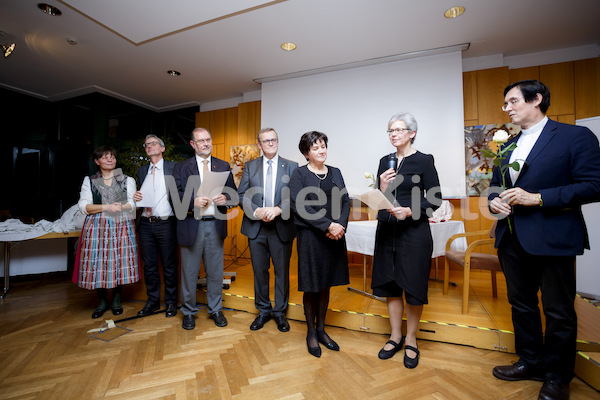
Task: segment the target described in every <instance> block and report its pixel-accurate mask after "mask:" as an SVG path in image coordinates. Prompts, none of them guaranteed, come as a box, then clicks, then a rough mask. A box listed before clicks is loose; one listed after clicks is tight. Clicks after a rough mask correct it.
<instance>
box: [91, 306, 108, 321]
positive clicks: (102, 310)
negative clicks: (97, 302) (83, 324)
mask: <svg viewBox="0 0 600 400" xmlns="http://www.w3.org/2000/svg"><path fill="white" fill-rule="evenodd" d="M107 311H108V307H106V308H104V307H99V308H96V309H95V310H94V312H93V313H92V318H94V319H96V318H100V317H101V316H103V315H104V313H105V312H107Z"/></svg>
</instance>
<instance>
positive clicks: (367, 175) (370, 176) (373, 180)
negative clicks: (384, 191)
mask: <svg viewBox="0 0 600 400" xmlns="http://www.w3.org/2000/svg"><path fill="white" fill-rule="evenodd" d="M365 178H366V179H368V180H369V181H370V182H371V183H370V184H369V187H370V188H371V189H375V186H376V185H377V179H376V178H375V175H373V174H372V173H370V172H365Z"/></svg>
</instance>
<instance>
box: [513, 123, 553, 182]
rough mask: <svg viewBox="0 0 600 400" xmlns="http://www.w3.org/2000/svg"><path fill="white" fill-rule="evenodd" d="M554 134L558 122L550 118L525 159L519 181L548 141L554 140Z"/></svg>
mask: <svg viewBox="0 0 600 400" xmlns="http://www.w3.org/2000/svg"><path fill="white" fill-rule="evenodd" d="M554 135H556V123H555V122H554V121H552V120H550V119H549V120H548V122H546V126H544V129H542V133H540V136H539V137H538V139H537V140H536V142H535V144H534V145H533V148H532V149H531V151H530V152H529V155H528V156H527V159H526V160H525V164H524V165H523V169H522V170H521V173H520V174H519V177H518V178H517V182H518V181H520V180H521V177H522V176H523V175H524V174H525V172H527V170H528V169H529V167H530V166H531V164H532V163H533V162H534V161H535V159H536V158H537V157H538V156H539V155H540V154H542V151H543V150H544V148H545V147H546V146H547V145H548V143H550V141H551V140H552V138H553V137H554ZM515 184H516V182H515Z"/></svg>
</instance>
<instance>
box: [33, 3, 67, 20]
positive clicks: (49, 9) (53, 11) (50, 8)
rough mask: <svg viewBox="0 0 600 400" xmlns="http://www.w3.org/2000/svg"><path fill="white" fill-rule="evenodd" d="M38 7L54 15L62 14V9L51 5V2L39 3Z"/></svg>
mask: <svg viewBox="0 0 600 400" xmlns="http://www.w3.org/2000/svg"><path fill="white" fill-rule="evenodd" d="M37 6H38V8H39V9H40V10H42V11H43V12H45V13H46V14H48V15H54V16H57V17H58V16H59V15H61V14H62V11H60V10H59V9H58V8H56V7H54V6H51V5H50V4H46V3H38V5H37Z"/></svg>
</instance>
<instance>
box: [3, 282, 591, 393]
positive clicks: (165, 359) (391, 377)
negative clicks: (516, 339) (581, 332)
mask: <svg viewBox="0 0 600 400" xmlns="http://www.w3.org/2000/svg"><path fill="white" fill-rule="evenodd" d="M13 284H14V286H13V288H12V289H11V291H10V292H9V295H8V296H7V298H6V299H5V300H4V301H3V302H2V303H0V321H1V322H0V399H98V398H105V399H260V400H267V399H535V398H537V393H538V391H539V388H540V387H541V383H539V382H529V381H527V382H505V381H500V380H498V379H495V378H494V377H493V376H492V374H491V369H492V368H493V366H495V365H498V364H508V363H510V362H511V361H513V360H515V355H514V354H507V353H503V352H498V351H489V350H482V349H476V348H472V347H467V346H459V345H451V344H445V343H439V342H433V341H426V340H421V341H420V342H419V348H420V350H421V352H422V357H421V362H420V364H419V366H418V367H417V368H416V369H414V370H408V369H406V368H404V366H403V363H402V353H399V354H397V355H396V356H395V357H394V358H392V359H390V360H385V361H382V360H379V359H378V358H377V352H378V351H379V349H380V348H381V346H382V345H383V343H385V341H386V340H387V338H386V336H384V335H379V334H373V333H364V332H358V331H353V330H347V329H343V328H333V327H331V328H329V329H328V332H329V334H330V335H331V336H332V337H333V338H334V339H335V340H336V341H337V342H338V343H339V345H340V347H341V351H340V352H332V351H327V350H326V349H323V356H322V357H321V358H320V359H317V358H314V357H312V356H310V355H309V354H308V352H307V351H306V342H305V334H306V333H305V332H306V331H305V330H306V325H305V324H304V323H302V322H299V321H293V320H292V321H290V324H291V331H290V332H287V333H281V332H279V331H278V330H277V328H276V326H275V324H274V323H273V322H269V323H268V324H267V325H266V326H265V327H264V328H263V329H262V330H259V331H255V332H253V331H250V330H249V326H250V323H251V322H252V321H253V319H254V317H255V315H254V314H251V313H247V312H243V311H230V310H226V311H225V315H226V316H227V318H228V320H229V325H228V326H227V327H225V328H217V327H215V325H214V324H213V322H212V320H209V319H207V318H206V313H205V309H203V310H201V312H200V313H199V315H198V318H197V326H196V329H195V330H193V331H185V330H183V329H182V328H181V313H179V314H178V316H177V317H175V318H165V317H164V314H157V315H153V316H149V317H146V318H140V319H131V320H126V321H122V322H117V328H115V329H117V330H115V331H113V332H115V333H114V334H113V333H110V334H112V335H115V334H116V333H124V334H123V335H121V336H118V337H116V338H114V339H112V340H110V341H101V340H98V339H96V338H94V337H90V334H88V333H87V331H88V330H89V329H92V328H97V327H100V326H101V325H102V322H101V321H98V320H92V319H91V318H90V315H91V310H92V309H93V308H94V305H95V294H94V293H93V292H88V291H85V290H82V289H79V288H77V287H76V285H75V284H73V283H71V282H70V280H69V279H68V277H66V276H64V275H58V276H57V275H52V276H46V277H42V278H36V279H33V280H31V278H30V280H24V278H20V279H15V281H14V282H13ZM142 305H143V303H141V302H125V303H124V309H125V312H124V314H123V315H121V316H119V317H120V318H117V317H113V316H112V314H111V313H110V311H109V312H108V313H107V314H105V318H107V319H108V318H113V319H114V320H115V321H118V319H123V318H128V317H132V316H135V314H136V312H137V311H138V310H139V309H140V308H141V306H142ZM119 329H120V331H119ZM127 330H131V331H127ZM108 332H111V331H108ZM125 332H128V333H125ZM107 337H108V336H107ZM599 398H600V394H599V393H598V392H597V391H595V390H594V389H592V388H591V387H589V386H587V385H586V384H585V383H583V382H582V381H580V380H579V379H575V380H574V381H573V382H572V384H571V399H575V400H578V399H599Z"/></svg>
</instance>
